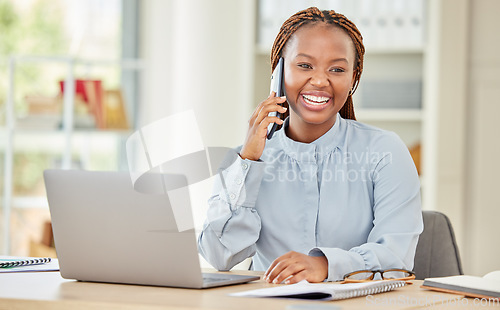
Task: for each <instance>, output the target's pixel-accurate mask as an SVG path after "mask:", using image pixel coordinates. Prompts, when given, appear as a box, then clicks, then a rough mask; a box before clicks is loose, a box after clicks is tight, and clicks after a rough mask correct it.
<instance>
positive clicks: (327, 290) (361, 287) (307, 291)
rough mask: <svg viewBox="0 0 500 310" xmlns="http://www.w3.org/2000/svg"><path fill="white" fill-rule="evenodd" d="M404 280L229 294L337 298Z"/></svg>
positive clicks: (305, 285) (305, 284)
mask: <svg viewBox="0 0 500 310" xmlns="http://www.w3.org/2000/svg"><path fill="white" fill-rule="evenodd" d="M405 285H406V282H405V281H396V280H384V281H372V282H363V283H347V284H339V283H309V282H307V281H301V282H299V283H296V284H290V285H282V286H277V287H271V288H263V289H257V290H251V291H244V292H239V293H233V294H230V295H231V296H237V297H275V298H299V299H316V300H338V299H347V298H354V297H359V296H366V295H373V294H378V293H383V292H388V291H392V290H394V289H397V288H399V287H402V286H405Z"/></svg>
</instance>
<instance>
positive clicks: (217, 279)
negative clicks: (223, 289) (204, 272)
mask: <svg viewBox="0 0 500 310" xmlns="http://www.w3.org/2000/svg"><path fill="white" fill-rule="evenodd" d="M229 280H231V278H220V277H209V276H204V277H203V282H204V283H214V282H222V281H229Z"/></svg>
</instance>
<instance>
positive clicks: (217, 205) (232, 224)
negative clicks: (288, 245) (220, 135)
mask: <svg viewBox="0 0 500 310" xmlns="http://www.w3.org/2000/svg"><path fill="white" fill-rule="evenodd" d="M264 168H265V164H264V163H263V162H258V161H250V160H243V159H241V157H240V156H239V155H238V153H237V151H236V150H233V151H230V152H229V154H228V156H226V159H225V160H224V162H223V164H222V165H221V168H220V169H219V171H218V175H217V177H216V180H215V184H214V190H213V193H214V194H213V195H212V196H211V197H210V199H209V201H208V204H209V208H208V212H207V220H206V222H205V224H204V227H203V231H202V233H201V234H200V236H199V239H198V249H199V252H200V253H201V254H202V256H203V257H204V258H205V259H206V260H207V261H208V262H209V263H210V264H211V265H212V266H214V267H215V268H216V269H217V270H229V269H231V268H232V267H233V266H235V265H236V264H238V263H240V262H242V261H243V260H245V259H246V258H248V257H251V256H253V255H254V254H255V251H256V245H255V243H256V241H257V240H258V239H259V234H260V229H261V220H260V217H259V215H258V213H257V211H256V210H255V202H256V199H257V196H258V192H259V188H260V184H261V180H262V177H263V175H264Z"/></svg>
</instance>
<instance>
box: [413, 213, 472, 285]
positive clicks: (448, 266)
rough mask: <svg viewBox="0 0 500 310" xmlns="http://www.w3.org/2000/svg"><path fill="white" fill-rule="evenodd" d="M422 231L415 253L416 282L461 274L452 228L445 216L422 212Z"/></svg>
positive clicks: (460, 264)
mask: <svg viewBox="0 0 500 310" xmlns="http://www.w3.org/2000/svg"><path fill="white" fill-rule="evenodd" d="M422 215H423V219H424V231H423V232H422V234H421V235H420V238H419V240H418V244H417V250H416V253H415V264H414V269H413V270H414V271H415V274H416V279H417V280H423V279H425V278H430V277H445V276H454V275H461V274H463V271H462V263H461V261H460V254H459V252H458V247H457V243H456V241H455V234H454V233H453V227H452V226H451V222H450V220H449V219H448V217H447V216H446V215H444V214H443V213H440V212H436V211H423V212H422Z"/></svg>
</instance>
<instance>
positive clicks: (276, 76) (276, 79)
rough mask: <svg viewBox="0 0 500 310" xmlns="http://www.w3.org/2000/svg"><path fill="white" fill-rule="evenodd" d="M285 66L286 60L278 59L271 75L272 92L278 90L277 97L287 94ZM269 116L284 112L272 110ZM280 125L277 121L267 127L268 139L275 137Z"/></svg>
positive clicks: (280, 116)
mask: <svg viewBox="0 0 500 310" xmlns="http://www.w3.org/2000/svg"><path fill="white" fill-rule="evenodd" d="M283 67H284V60H283V57H281V58H280V59H279V60H278V64H277V65H276V68H274V71H273V75H272V76H271V90H270V92H273V91H274V92H276V97H282V96H284V95H285V85H284V82H283V71H284V70H283ZM269 116H278V117H279V118H282V117H283V116H282V114H281V113H278V112H270V113H269ZM278 127H279V125H278V124H276V123H271V124H269V126H268V127H267V139H271V138H272V137H273V134H274V132H275V131H276V130H277V129H278Z"/></svg>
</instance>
